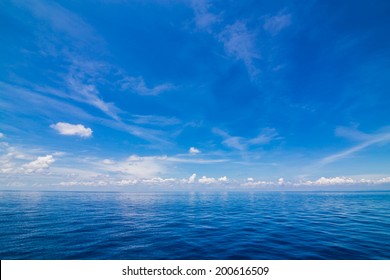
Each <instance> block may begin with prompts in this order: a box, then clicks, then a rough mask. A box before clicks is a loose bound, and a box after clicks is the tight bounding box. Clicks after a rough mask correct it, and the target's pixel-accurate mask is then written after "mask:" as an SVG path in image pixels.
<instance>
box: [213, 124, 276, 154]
mask: <svg viewBox="0 0 390 280" xmlns="http://www.w3.org/2000/svg"><path fill="white" fill-rule="evenodd" d="M213 132H214V133H215V134H217V135H219V136H221V137H222V138H223V141H222V144H224V145H225V146H227V147H230V148H233V149H236V150H239V151H246V150H247V149H248V148H249V147H250V146H252V145H265V144H268V143H270V142H271V141H273V140H275V139H277V138H278V133H277V131H276V129H274V128H264V129H263V130H262V131H261V133H260V134H259V135H258V136H256V137H254V138H249V139H247V138H244V137H240V136H231V135H230V134H228V133H227V132H225V131H223V130H221V129H219V128H214V129H213Z"/></svg>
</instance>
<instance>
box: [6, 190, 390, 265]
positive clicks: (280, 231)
mask: <svg viewBox="0 0 390 280" xmlns="http://www.w3.org/2000/svg"><path fill="white" fill-rule="evenodd" d="M0 229H1V234H0V258H1V259H390V192H371V193H370V192H355V193H354V192H344V193H341V192H340V193H339V192H326V193H320V192H299V193H298V192H289V193H265V192H253V193H249V192H247V193H237V192H226V193H190V192H183V193H95V192H0Z"/></svg>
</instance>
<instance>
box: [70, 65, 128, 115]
mask: <svg viewBox="0 0 390 280" xmlns="http://www.w3.org/2000/svg"><path fill="white" fill-rule="evenodd" d="M72 71H73V70H72ZM75 76H77V74H74V73H70V74H69V77H68V78H67V79H66V86H67V87H68V89H69V90H70V91H71V92H72V94H70V95H68V98H71V99H73V100H76V101H78V102H82V103H86V104H89V105H91V106H93V107H95V108H98V109H99V110H101V111H102V112H103V113H105V114H106V115H108V116H109V117H111V118H113V119H115V120H119V117H118V113H119V112H120V109H118V108H117V107H116V106H115V105H114V104H113V103H108V102H105V101H104V100H103V99H102V98H100V97H99V94H100V93H99V91H98V90H97V88H96V86H95V85H93V84H90V83H84V82H83V81H82V80H81V78H76V77H75Z"/></svg>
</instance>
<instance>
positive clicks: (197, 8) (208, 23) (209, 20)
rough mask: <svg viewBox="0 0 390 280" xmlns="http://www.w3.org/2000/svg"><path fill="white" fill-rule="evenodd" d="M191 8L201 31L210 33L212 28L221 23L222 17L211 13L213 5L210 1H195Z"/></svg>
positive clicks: (192, 2)
mask: <svg viewBox="0 0 390 280" xmlns="http://www.w3.org/2000/svg"><path fill="white" fill-rule="evenodd" d="M191 6H192V8H193V10H194V13H195V24H196V27H197V28H199V29H205V30H207V31H210V29H211V28H212V26H213V25H214V24H215V23H217V22H219V21H221V17H220V15H216V14H213V13H211V12H210V11H209V9H210V8H211V4H210V3H209V1H208V0H193V1H191Z"/></svg>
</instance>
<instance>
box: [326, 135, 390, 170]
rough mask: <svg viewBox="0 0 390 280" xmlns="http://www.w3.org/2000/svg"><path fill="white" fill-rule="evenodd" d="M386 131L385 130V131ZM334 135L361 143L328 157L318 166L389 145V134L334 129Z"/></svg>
mask: <svg viewBox="0 0 390 280" xmlns="http://www.w3.org/2000/svg"><path fill="white" fill-rule="evenodd" d="M386 130H387V129H386ZM336 135H342V136H344V137H345V136H346V137H347V138H351V137H352V138H354V139H356V140H361V143H359V144H357V145H355V146H353V147H351V148H349V149H346V150H344V151H341V152H338V153H335V154H332V155H329V156H326V157H324V158H323V159H321V160H320V162H319V164H320V165H325V164H329V163H332V162H335V161H338V160H341V159H343V158H346V157H348V156H350V155H352V154H354V153H357V152H359V151H361V150H363V149H365V148H368V147H370V146H373V145H376V144H388V143H390V132H388V131H385V132H379V133H374V134H364V133H360V132H358V131H356V130H347V129H340V128H337V129H336ZM362 140H363V141H362Z"/></svg>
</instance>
